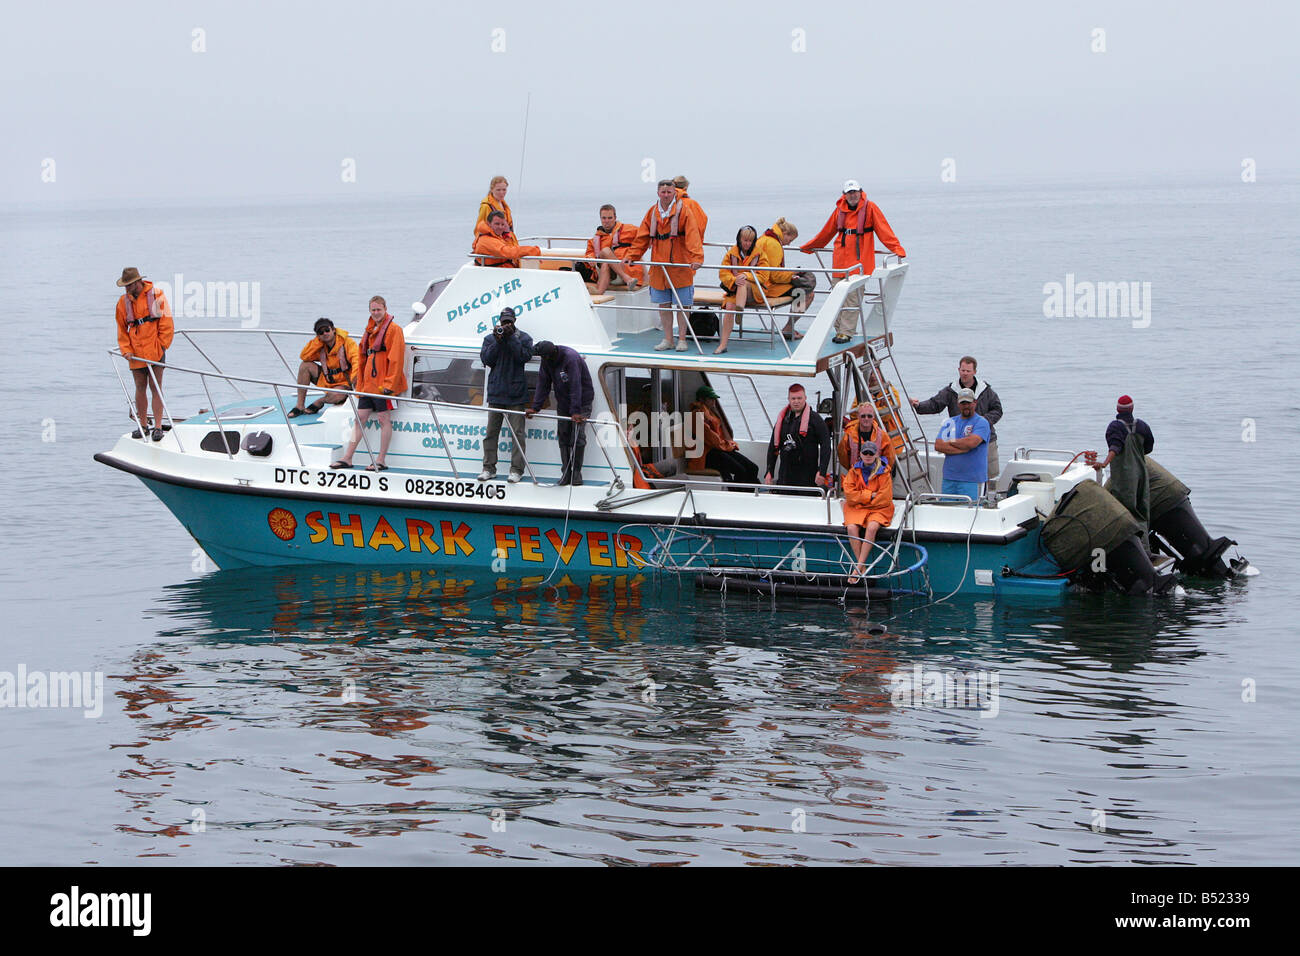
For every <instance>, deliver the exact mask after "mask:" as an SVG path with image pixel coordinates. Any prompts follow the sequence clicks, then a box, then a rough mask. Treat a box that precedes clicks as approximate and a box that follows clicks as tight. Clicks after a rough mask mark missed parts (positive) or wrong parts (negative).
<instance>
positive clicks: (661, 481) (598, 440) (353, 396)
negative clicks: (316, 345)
mask: <svg viewBox="0 0 1300 956" xmlns="http://www.w3.org/2000/svg"><path fill="white" fill-rule="evenodd" d="M203 333H208V334H213V333H220V334H222V335H229V334H240V333H242V334H262V335H265V336H266V337H267V338H268V339H270V337H271V336H274V335H294V336H299V337H301V335H302V332H301V331H300V330H298V331H295V330H290V329H189V330H186V332H185V333H181V332H178V333H177V334H184V336H185V338H186V341H188V342H189V343H190V344H191V345H195V343H194V342H193V339H192V338H191V335H198V334H203ZM195 348H196V351H198V352H199V353H200V354H201V355H203V357H204V358H205V359H206V360H207V362H208V364H209V365H211V366H212V370H211V371H209V370H207V369H201V368H189V367H186V366H183V365H177V364H175V363H171V362H168V363H162V362H154V361H150V360H148V359H137V360H136V361H140V362H144V363H145V364H146V366H147V367H148V369H149V377H150V379H151V380H152V381H153V382H154V385H155V387H156V388H157V389H158V395H159V397H160V399H161V401H162V407H163V413H164V415H165V417H166V420H167V422H168V423H169V424H170V425H171V426H172V429H171V430H172V434H173V435H174V436H175V438H176V442H177V447H179V448H180V450H181V452H182V453H183V452H184V451H185V446H184V440H183V438H182V437H181V433H180V432H179V431H177V430H176V427H175V426H176V420H175V419H174V418H173V414H172V411H171V403H170V402H169V401H168V399H167V395H166V393H165V391H164V390H163V389H162V387H161V382H160V380H159V378H158V376H157V375H155V372H154V370H155V369H156V368H160V369H164V370H165V371H167V373H168V375H169V376H172V375H178V374H186V375H193V376H197V377H198V379H199V382H200V384H201V385H202V387H203V392H204V394H205V395H206V396H207V399H208V405H209V407H210V408H211V410H212V417H213V421H214V423H215V424H216V426H217V430H218V431H219V432H221V433H222V435H225V434H226V426H225V425H224V423H223V422H222V420H221V412H220V409H219V408H218V404H217V402H216V401H215V399H214V398H213V395H212V390H211V389H210V388H209V386H208V380H209V379H211V378H215V379H218V380H220V381H223V382H226V383H227V384H229V385H230V387H231V388H232V389H234V390H235V392H236V393H237V394H238V395H239V397H240V400H241V401H249V400H250V399H249V398H248V396H247V395H245V394H244V392H243V390H242V389H240V388H239V384H240V383H242V384H244V385H261V386H266V387H270V388H271V389H272V392H273V394H274V396H275V401H276V404H277V405H278V406H279V409H280V413H281V415H283V416H284V420H285V424H286V425H287V426H288V432H289V437H290V440H291V441H292V442H293V446H294V452H295V455H296V457H297V459H298V464H299V467H306V464H305V461H304V459H303V455H302V448H301V446H300V445H299V443H298V436H297V428H298V423H296V422H294V421H293V420H292V419H290V418H289V416H288V412H289V409H290V408H291V407H293V406H291V405H286V404H285V399H284V395H283V393H282V392H283V390H288V391H289V392H290V393H292V392H293V391H296V390H297V389H299V388H306V389H308V390H310V391H313V392H323V393H325V394H328V395H340V394H341V395H344V396H346V397H347V399H348V402H349V403H350V407H351V408H352V412H353V416H354V418H355V417H357V413H358V407H357V402H356V400H357V398H362V397H370V398H381V399H387V400H389V401H394V402H399V403H404V404H413V405H423V406H425V407H426V408H428V410H429V414H430V416H431V418H432V420H433V424H434V428H435V430H436V431H437V432H438V434H439V435H443V434H444V432H443V430H442V423H441V421H440V420H439V418H438V410H439V409H441V410H444V411H448V410H450V411H455V412H456V413H459V414H464V413H465V412H473V413H474V414H475V415H479V414H482V415H485V416H486V415H487V414H488V413H490V412H500V413H501V414H502V422H501V424H502V426H503V427H504V428H505V429H507V430H508V432H509V435H510V437H511V440H512V441H514V442H515V443H516V444H518V435H517V433H516V431H515V426H514V424H513V421H512V419H513V418H514V417H515V416H521V415H524V414H525V413H523V412H520V411H518V410H516V409H509V408H495V407H493V406H490V405H472V404H466V403H461V402H447V401H441V400H435V399H424V398H414V397H407V396H401V395H383V394H378V393H373V392H360V391H355V390H352V389H337V388H329V387H328V386H320V385H306V386H304V385H300V384H299V383H298V382H297V381H294V382H291V383H290V382H283V381H275V380H274V379H268V378H257V377H254V376H248V375H232V374H229V373H227V372H224V371H222V370H221V368H220V367H219V366H218V365H217V364H216V362H215V361H213V359H212V358H211V357H210V356H209V355H207V353H205V352H203V351H202V350H201V349H199V348H198V347H197V345H195ZM275 351H276V354H277V355H278V356H279V357H280V360H281V362H283V363H284V364H285V367H286V369H289V365H288V362H287V360H286V359H285V357H284V353H283V352H282V351H281V350H280V349H279V348H276V349H275ZM108 354H109V355H110V356H112V357H115V358H119V359H124V358H125V357H124V356H123V355H122V353H121V351H120V350H118V349H109V350H108ZM113 367H114V370H115V371H117V377H118V383H119V384H120V385H121V387H122V395H123V398H124V399H125V400H126V404H127V409H128V413H129V414H130V416H131V418H132V419H134V418H135V415H136V410H135V405H134V402H133V401H132V399H131V394H130V391H129V390H128V388H127V385H126V381H125V380H124V379H123V378H122V374H121V371H120V369H119V368H118V365H117V364H116V363H114V366H113ZM289 370H290V371H291V372H292V369H289ZM532 417H535V418H541V419H543V420H549V421H555V422H559V421H572V418H570V417H567V416H561V415H556V414H552V413H547V412H536V413H534V415H533V416H532ZM587 426H591V427H592V429H593V436H594V441H592V442H591V443H590V444H594V445H596V446H597V447H598V448H599V449H600V452H601V455H602V456H603V457H604V459H605V464H606V466H607V467H608V469H609V472H610V474H611V476H612V480H611V487H610V494H609V495H607V496H606V498H604V499H602V501H601V502H599V503H598V507H600V508H601V509H602V510H610V509H612V508H615V507H624V506H626V505H629V504H635V503H637V502H639V501H645V500H649V499H651V498H656V497H659V496H661V495H664V494H671V493H674V492H686V495H687V497H689V496H690V493H691V491H692V490H693V489H697V488H698V489H699V490H712V491H717V490H719V489H720V488H723V487H725V488H726V489H728V490H731V491H733V492H735V493H739V492H740V491H745V490H751V491H752V492H753V494H754V495H755V496H757V495H759V494H764V493H791V494H798V495H802V496H806V497H812V496H817V497H820V498H822V499H823V500H824V502H825V506H826V514H827V520H828V522H829V520H830V515H831V500H832V494H833V491H834V488H833V487H832V486H831V483H830V482H828V483H827V485H826V486H825V487H806V486H802V485H780V484H770V485H768V484H761V483H758V484H749V483H744V482H727V483H726V485H725V486H724V485H722V484H720V483H719V482H718V481H716V480H708V479H705V478H703V477H701V478H697V479H692V478H690V477H689V472H688V473H687V475H688V477H685V478H678V477H675V476H673V477H667V478H659V477H652V476H648V475H647V474H646V473H645V471H644V470H643V469H642V468H641V466H640V464H639V462H638V461H637V458H636V456H635V455H633V454H632V451H631V445H630V443H629V442H628V440H627V436H626V434H625V432H624V426H623V424H622V423H620V422H618V421H615V420H610V419H604V418H586V419H584V421H583V422H582V427H583V428H586V427H587ZM140 427H141V429H142V430H143V428H144V425H143V424H140ZM361 438H362V443H363V444H364V446H365V449H366V453H367V454H368V455H369V456H370V460H371V461H372V462H373V461H375V457H376V456H375V452H374V449H372V448H371V446H370V440H369V437H368V436H367V434H366V430H365V429H362V431H361ZM575 440H576V439H575ZM222 447H223V448H224V449H225V452H226V457H227V458H229V459H232V460H233V458H234V452H233V451H232V450H231V449H230V446H229V444H228V443H227V442H225V441H224V439H223V442H222ZM442 449H443V453H444V454H445V455H446V457H447V464H448V465H449V466H450V469H451V473H452V475H453V476H454V477H456V478H460V477H461V473H460V470H459V469H458V468H457V466H456V460H455V457H454V456H453V455H452V454H451V449H450V448H449V447H448V446H447V443H446V442H445V441H444V442H443V445H442ZM611 451H616V452H617V451H621V452H622V453H623V456H624V462H623V464H622V465H621V466H620V465H616V464H615V463H614V460H613V458H612V457H611V455H610V452H611ZM522 454H523V458H524V464H525V468H526V469H527V473H528V477H529V479H530V480H531V481H532V483H533V484H535V485H537V484H540V483H541V482H540V480H539V479H538V477H537V473H536V470H535V469H534V467H533V463H532V462H531V461H530V460H529V458H528V451H527V446H526V444H525V447H524V448H523V450H522ZM629 468H630V469H631V470H632V471H634V472H635V473H636V474H638V475H640V477H641V478H642V479H643V480H644V482H645V483H646V485H647V486H651V483H652V482H653V486H651V490H650V492H649V493H648V494H645V495H636V496H629V497H627V498H621V497H617V498H616V497H615V496H617V495H619V493H621V492H622V491H623V490H624V485H623V481H622V478H620V477H619V476H620V472H621V471H623V470H625V469H629ZM685 503H686V502H685V499H684V500H683V507H685Z"/></svg>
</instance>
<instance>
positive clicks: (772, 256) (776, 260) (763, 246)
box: [754, 216, 813, 341]
mask: <svg viewBox="0 0 1300 956" xmlns="http://www.w3.org/2000/svg"><path fill="white" fill-rule="evenodd" d="M798 238H799V230H798V229H797V228H795V225H794V223H792V222H789V221H787V220H786V218H785V217H784V216H782V217H781V218H780V219H778V220H777V221H776V222H774V223H772V228H771V229H768V230H766V231H764V233H763V234H762V235H761V236H759V237H758V242H757V243H755V244H754V248H755V249H756V250H758V264H759V265H760V266H764V267H766V268H769V269H777V270H780V269H781V267H782V266H784V265H785V248H784V247H785V246H789V245H793V244H794V241H795V240H796V239H798ZM801 275H802V274H801ZM758 277H759V282H760V283H761V284H762V289H763V294H762V295H761V296H755V297H754V301H755V304H756V305H759V306H760V307H761V306H763V305H765V304H766V303H767V302H771V301H772V300H773V299H776V298H778V297H780V296H784V295H790V293H791V292H792V291H793V290H794V288H795V283H796V274H795V273H794V272H786V271H776V272H760V273H758ZM812 296H813V294H812V291H811V290H809V289H805V290H804V294H803V296H802V303H801V308H800V309H799V312H795V311H793V309H792V310H791V312H790V317H789V319H788V320H787V321H786V323H785V328H784V329H782V330H781V334H782V335H784V336H785V337H786V338H787V339H791V340H792V341H793V340H798V339H801V338H803V335H801V334H800V333H798V332H796V331H795V330H794V320H795V318H796V316H797V315H799V314H800V313H802V312H803V311H805V310H806V309H807V308H808V306H809V305H810V304H811V303H812Z"/></svg>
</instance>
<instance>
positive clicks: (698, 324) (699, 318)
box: [691, 312, 718, 339]
mask: <svg viewBox="0 0 1300 956" xmlns="http://www.w3.org/2000/svg"><path fill="white" fill-rule="evenodd" d="M691 329H692V330H694V332H695V334H696V335H697V336H699V337H700V338H706V339H707V338H711V337H713V336H715V335H717V334H718V317H717V316H716V315H714V314H713V313H712V312H692V313H691Z"/></svg>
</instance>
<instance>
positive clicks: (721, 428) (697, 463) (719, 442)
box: [686, 402, 740, 471]
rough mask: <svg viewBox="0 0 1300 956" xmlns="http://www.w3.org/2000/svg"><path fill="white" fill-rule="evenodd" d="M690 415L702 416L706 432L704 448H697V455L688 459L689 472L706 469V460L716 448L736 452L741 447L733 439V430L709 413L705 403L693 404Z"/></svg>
mask: <svg viewBox="0 0 1300 956" xmlns="http://www.w3.org/2000/svg"><path fill="white" fill-rule="evenodd" d="M690 413H691V414H692V415H699V416H700V420H701V423H702V427H703V431H704V444H703V446H697V447H696V449H695V453H694V454H693V455H688V456H687V457H686V470H687V471H699V470H700V469H702V468H704V467H706V466H705V464H704V458H705V456H706V455H708V453H709V452H711V451H713V449H715V448H717V449H720V450H722V451H735V450H736V449H737V448H739V447H740V446H739V445H737V444H736V442H735V439H733V438H732V437H731V430H730V429H729V428H727V423H726V422H724V421H723V420H722V419H720V418H718V416H717V415H715V414H713V412H711V411H709V407H708V406H707V405H705V404H704V403H703V402H693V403H692V404H691V409H690Z"/></svg>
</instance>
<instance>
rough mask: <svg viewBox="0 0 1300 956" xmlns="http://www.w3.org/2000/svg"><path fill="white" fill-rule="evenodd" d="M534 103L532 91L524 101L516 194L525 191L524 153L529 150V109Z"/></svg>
mask: <svg viewBox="0 0 1300 956" xmlns="http://www.w3.org/2000/svg"><path fill="white" fill-rule="evenodd" d="M532 105H533V94H532V92H531V91H530V92H529V94H528V99H527V100H526V101H525V102H524V137H523V142H522V143H520V145H519V185H518V186H517V187H515V195H516V196H518V195H519V194H520V193H522V192H523V191H524V154H525V153H526V152H527V150H528V110H529V108H530V107H531V106H532Z"/></svg>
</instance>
